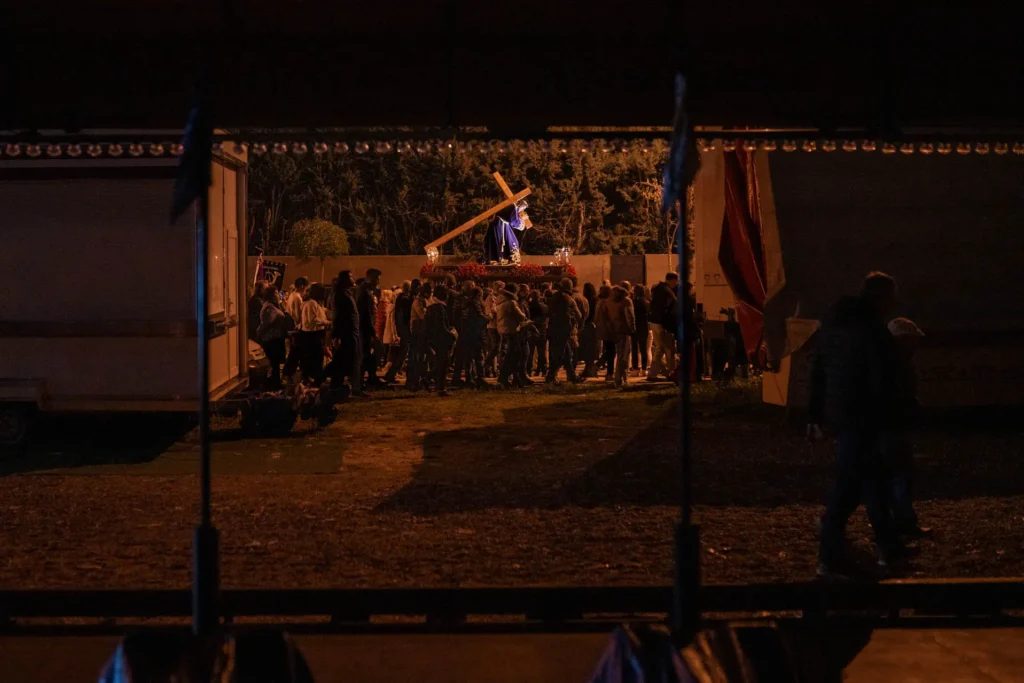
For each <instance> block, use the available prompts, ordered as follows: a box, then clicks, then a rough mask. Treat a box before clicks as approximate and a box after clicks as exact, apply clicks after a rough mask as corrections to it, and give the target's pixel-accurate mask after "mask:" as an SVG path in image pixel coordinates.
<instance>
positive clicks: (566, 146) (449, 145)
mask: <svg viewBox="0 0 1024 683" xmlns="http://www.w3.org/2000/svg"><path fill="white" fill-rule="evenodd" d="M696 144H697V149H698V150H700V151H701V152H704V153H707V152H714V151H715V150H718V149H721V150H723V151H726V152H732V151H735V150H736V149H737V148H740V149H743V150H745V151H747V152H753V151H758V150H759V151H764V152H776V151H779V150H781V151H782V152H787V153H792V152H802V153H807V152H818V151H820V152H826V153H831V152H836V151H837V150H841V151H843V152H856V151H861V152H881V153H882V154H885V155H893V154H896V153H899V154H903V155H910V154H924V155H931V154H936V153H937V154H939V155H949V154H951V153H952V152H954V151H955V152H956V153H957V154H959V155H968V154H980V155H986V154H990V153H991V154H994V155H997V156H1005V155H1007V154H1009V153H1011V152H1012V153H1013V154H1015V155H1017V156H1022V155H1024V142H1009V141H1000V142H988V141H980V142H966V141H961V142H956V143H953V142H932V141H926V142H892V141H884V140H879V139H873V138H864V139H847V140H836V139H820V140H819V139H813V138H805V139H799V138H786V139H782V140H781V141H780V140H776V139H773V138H764V139H735V138H727V139H721V138H698V139H697V141H696ZM667 145H668V141H667V139H651V140H632V141H627V140H624V139H613V140H602V139H593V140H550V141H548V140H528V141H523V140H489V141H487V140H483V141H476V140H467V141H462V140H422V141H418V142H416V143H413V142H411V141H408V140H399V141H387V140H378V141H374V142H373V143H372V144H371V143H370V142H369V141H365V140H364V141H357V142H354V143H352V144H350V143H348V142H343V141H339V142H333V143H329V142H325V141H318V142H314V143H312V144H310V143H307V142H304V141H294V142H283V141H282V142H274V143H267V142H259V141H258V142H252V143H249V142H230V141H229V142H216V143H214V145H213V151H214V152H215V153H219V152H223V153H233V154H235V155H241V154H245V153H250V154H253V155H255V156H263V155H265V154H272V155H278V156H284V155H293V156H296V157H303V156H306V155H307V154H313V155H315V156H322V155H325V154H356V155H368V154H376V155H382V156H383V155H390V154H398V155H414V154H418V155H427V154H445V153H453V152H455V153H461V154H471V153H488V152H491V153H498V154H515V153H518V152H525V151H528V150H529V151H547V152H549V153H551V154H556V155H565V154H624V153H627V152H631V151H639V152H641V153H663V152H664V151H666V149H667ZM182 150H183V148H182V146H181V145H180V144H178V143H175V142H163V143H157V142H149V143H141V142H130V143H129V142H107V143H97V142H94V143H88V144H81V143H58V142H50V143H47V144H39V143H31V142H8V143H6V144H5V143H3V142H0V158H5V157H6V158H8V159H18V158H25V159H40V158H47V159H60V158H69V159H77V158H79V157H81V156H83V155H85V156H88V157H91V158H93V159H96V158H100V157H107V158H121V157H124V156H126V155H127V156H128V157H130V158H136V159H137V158H142V157H148V158H154V157H177V156H180V155H181V153H182Z"/></svg>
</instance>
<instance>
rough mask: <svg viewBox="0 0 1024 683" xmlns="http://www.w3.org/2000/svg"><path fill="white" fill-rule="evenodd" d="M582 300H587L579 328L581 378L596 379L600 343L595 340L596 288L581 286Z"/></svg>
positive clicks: (591, 284) (590, 285) (589, 284)
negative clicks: (585, 312) (583, 317)
mask: <svg viewBox="0 0 1024 683" xmlns="http://www.w3.org/2000/svg"><path fill="white" fill-rule="evenodd" d="M583 298H584V299H586V300H587V315H586V316H585V319H584V321H583V324H582V325H581V326H580V359H581V360H582V361H583V376H584V377H597V359H598V357H599V356H600V355H601V351H600V349H601V342H600V341H598V339H597V326H596V325H595V324H594V316H595V315H597V288H596V287H594V285H593V283H590V282H588V283H586V284H585V285H583Z"/></svg>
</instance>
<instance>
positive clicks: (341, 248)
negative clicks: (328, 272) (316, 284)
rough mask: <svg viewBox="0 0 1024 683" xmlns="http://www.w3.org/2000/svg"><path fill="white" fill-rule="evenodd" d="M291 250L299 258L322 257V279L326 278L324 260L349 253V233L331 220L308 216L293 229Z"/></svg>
mask: <svg viewBox="0 0 1024 683" xmlns="http://www.w3.org/2000/svg"><path fill="white" fill-rule="evenodd" d="M289 251H290V253H291V255H292V256H298V257H299V258H318V259H320V281H321V282H323V280H324V261H325V260H327V259H328V258H331V257H333V256H344V255H345V254H347V253H348V235H346V234H345V231H344V230H342V229H341V228H339V227H338V226H337V225H335V224H334V223H331V222H330V221H325V220H322V219H320V218H307V219H304V220H301V221H298V222H296V223H295V225H293V226H292V229H291V240H290V244H289Z"/></svg>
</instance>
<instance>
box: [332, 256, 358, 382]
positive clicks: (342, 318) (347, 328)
mask: <svg viewBox="0 0 1024 683" xmlns="http://www.w3.org/2000/svg"><path fill="white" fill-rule="evenodd" d="M354 287H355V283H354V282H353V281H352V271H350V270H343V271H341V272H339V273H338V284H337V286H336V288H335V292H334V319H333V320H332V321H331V338H332V339H333V340H334V341H333V343H334V357H333V358H332V359H331V362H330V364H329V365H328V366H327V368H328V371H327V375H328V376H329V377H330V378H331V386H332V387H333V388H335V389H336V388H338V387H340V386H341V385H342V382H344V380H345V378H346V377H347V378H348V379H349V382H351V384H352V393H353V394H354V395H356V396H359V395H362V393H363V384H362V379H363V373H362V354H361V350H360V343H359V342H360V340H359V329H360V324H359V308H358V306H357V305H356V299H355V293H354V292H353V288H354Z"/></svg>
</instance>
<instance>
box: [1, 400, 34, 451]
mask: <svg viewBox="0 0 1024 683" xmlns="http://www.w3.org/2000/svg"><path fill="white" fill-rule="evenodd" d="M34 416H35V410H33V409H32V408H31V407H30V406H28V405H21V404H17V403H3V404H0V448H4V449H8V448H16V447H18V446H21V445H23V444H24V443H25V442H26V441H27V440H28V434H29V429H30V428H31V426H32V419H33V417H34Z"/></svg>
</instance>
